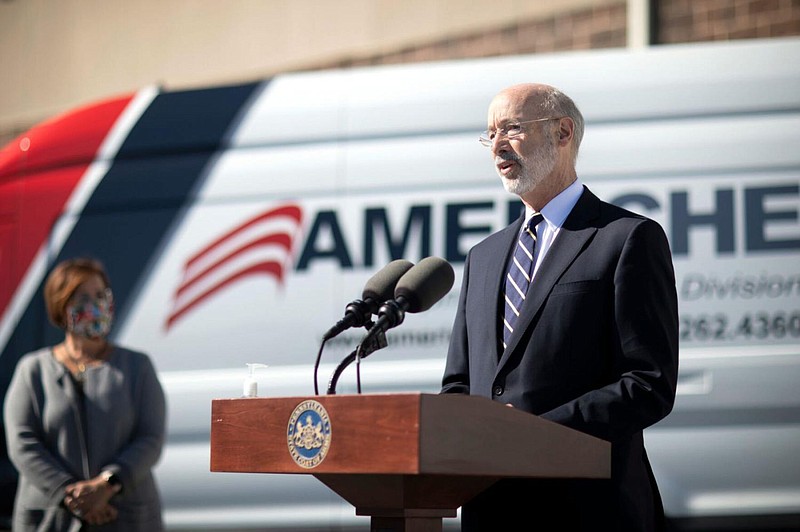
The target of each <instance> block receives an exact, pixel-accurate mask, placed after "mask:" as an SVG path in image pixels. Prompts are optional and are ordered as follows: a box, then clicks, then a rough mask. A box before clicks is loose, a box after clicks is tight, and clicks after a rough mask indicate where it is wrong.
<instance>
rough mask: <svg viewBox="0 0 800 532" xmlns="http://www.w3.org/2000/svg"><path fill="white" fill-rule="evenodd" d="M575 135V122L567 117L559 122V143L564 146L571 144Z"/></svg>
mask: <svg viewBox="0 0 800 532" xmlns="http://www.w3.org/2000/svg"><path fill="white" fill-rule="evenodd" d="M574 134H575V122H573V121H572V119H571V118H569V117H567V116H565V117H564V118H562V119H561V120H559V121H558V143H559V144H561V145H562V146H566V145H567V144H569V142H570V140H572V137H573V135H574Z"/></svg>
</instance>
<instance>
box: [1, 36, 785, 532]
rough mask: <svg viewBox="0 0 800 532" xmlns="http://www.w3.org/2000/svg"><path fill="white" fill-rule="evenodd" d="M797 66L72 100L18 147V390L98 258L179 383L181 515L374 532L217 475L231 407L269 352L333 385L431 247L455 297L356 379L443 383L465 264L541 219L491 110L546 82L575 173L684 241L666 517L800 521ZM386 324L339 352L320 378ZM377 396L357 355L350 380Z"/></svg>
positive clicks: (9, 188) (403, 70)
mask: <svg viewBox="0 0 800 532" xmlns="http://www.w3.org/2000/svg"><path fill="white" fill-rule="evenodd" d="M798 65H800V39H797V38H789V39H771V40H765V41H739V42H731V43H716V44H702V45H698V44H692V45H680V46H664V47H655V48H650V49H647V50H636V51H631V50H608V51H590V52H575V53H561V54H553V55H536V56H515V57H504V58H492V59H481V60H464V61H452V62H441V63H426V64H417V65H402V66H389V67H374V68H363V69H351V70H341V71H326V72H311V73H295V74H287V75H281V76H277V77H275V78H272V79H269V80H265V81H259V82H256V83H251V84H245V85H241V86H229V87H214V88H205V89H198V90H187V91H178V92H169V91H161V90H159V89H158V88H146V89H143V90H141V91H139V92H137V93H135V94H130V95H123V96H120V97H115V98H111V99H109V100H106V101H102V102H96V103H93V104H91V105H88V106H86V107H83V108H80V109H76V110H74V111H72V112H70V113H66V114H65V115H62V116H59V117H56V118H54V119H53V120H51V121H48V122H46V123H44V124H41V125H40V126H37V127H35V128H33V129H32V130H31V131H30V132H28V133H26V134H24V135H22V136H21V137H20V138H19V139H17V140H15V141H14V142H12V143H11V144H10V145H8V146H7V147H6V148H4V149H3V150H2V152H0V266H1V267H2V272H3V275H2V276H0V311H1V312H2V321H1V322H0V349H2V354H1V355H0V391H1V392H2V395H5V389H6V387H7V385H8V381H9V379H10V375H11V372H12V370H13V367H14V365H15V364H16V362H17V360H18V359H19V357H20V356H21V355H22V354H24V353H25V352H27V351H30V350H32V349H34V348H37V347H39V346H42V345H47V344H51V343H55V342H56V341H58V339H59V332H58V331H56V330H55V329H53V328H52V327H51V326H49V325H48V324H47V320H46V318H45V313H44V307H43V303H42V295H41V287H42V283H43V279H44V277H45V275H46V274H47V272H48V271H49V268H50V267H51V266H52V265H53V264H54V263H55V262H57V261H59V260H61V259H63V258H67V257H72V256H77V255H90V256H93V257H96V258H98V259H100V260H101V261H103V262H104V263H105V265H106V267H107V268H108V270H109V273H110V276H111V279H112V282H113V286H114V293H115V300H116V302H117V310H118V314H117V321H116V326H115V330H114V333H113V340H114V341H115V342H118V343H121V344H123V345H127V346H129V347H131V348H135V349H139V350H142V351H145V352H147V353H148V354H149V355H150V356H151V357H152V358H153V360H154V362H155V364H156V366H157V368H158V370H159V373H160V378H161V380H162V383H163V384H164V386H165V389H166V391H167V395H168V411H169V418H168V439H167V445H166V448H165V452H164V454H163V456H162V459H161V461H160V463H159V466H158V468H157V470H156V473H157V478H158V481H159V484H160V488H161V491H162V495H163V500H164V511H165V520H166V524H167V526H168V527H169V528H171V529H175V530H178V529H194V530H200V529H233V528H235V529H245V528H248V527H257V528H259V529H260V530H287V529H292V530H296V529H301V528H305V529H309V530H344V529H349V528H352V529H359V530H367V529H368V526H369V522H368V519H367V518H365V517H356V516H355V513H354V509H353V508H352V506H350V505H348V504H347V503H345V502H343V501H342V500H341V499H339V497H338V496H337V495H336V494H334V493H333V492H332V491H330V490H329V489H328V488H326V487H324V486H323V485H322V484H321V483H319V482H318V481H316V480H315V479H314V478H313V477H310V476H296V475H255V474H253V475H249V474H225V473H210V472H209V431H210V405H211V400H212V399H214V398H225V397H238V396H241V395H242V383H243V381H244V379H245V378H246V377H247V374H248V369H247V367H246V364H248V363H260V364H267V365H268V366H269V367H268V368H265V369H264V368H260V369H257V370H256V377H257V379H258V393H259V395H261V396H300V395H312V394H313V393H314V380H313V373H312V365H313V363H314V360H315V358H316V354H317V351H318V349H319V347H320V341H321V337H322V334H323V333H324V332H325V331H326V330H327V329H328V328H329V327H330V326H332V325H333V324H334V323H335V322H336V321H338V320H339V319H340V318H341V317H342V316H343V313H344V308H345V306H346V305H347V304H348V303H349V302H350V301H352V300H354V299H357V298H360V297H361V291H362V288H363V285H364V283H365V281H366V280H367V279H368V278H369V277H370V276H372V275H373V274H374V273H375V272H376V271H378V270H379V269H380V268H381V267H383V266H384V265H385V264H387V263H389V262H390V261H391V260H394V259H397V258H405V259H407V260H410V261H412V262H417V261H419V260H420V259H421V258H423V257H426V256H429V255H436V256H440V257H443V258H445V259H446V260H447V261H449V262H450V264H452V265H453V267H454V268H455V270H456V286H454V287H453V289H452V291H451V292H450V293H449V294H448V295H447V296H445V298H444V299H442V300H441V301H439V302H438V303H437V304H436V305H435V306H434V307H433V308H432V309H430V310H428V311H426V312H424V313H419V314H409V315H408V316H407V317H406V320H405V323H403V324H402V325H401V326H400V327H397V328H396V329H392V330H390V331H389V332H388V333H387V336H388V340H389V346H388V347H387V348H385V349H383V350H381V351H379V352H376V353H375V354H373V355H371V356H370V358H368V359H365V360H364V361H363V362H362V364H361V382H362V386H363V392H364V393H371V392H378V391H381V392H385V391H425V392H436V391H438V389H439V380H440V377H441V373H442V370H443V367H444V359H445V354H446V350H447V343H448V337H449V333H450V327H451V324H452V319H453V314H454V311H455V306H456V299H457V294H458V289H459V286H458V283H459V282H460V277H461V269H462V267H463V261H464V257H465V255H466V253H467V251H468V249H469V248H470V246H471V245H473V244H474V243H476V242H477V241H479V240H480V239H482V238H484V237H485V236H487V235H488V234H490V233H492V232H494V231H496V230H498V229H500V228H501V227H503V226H505V225H506V224H507V223H508V222H509V221H510V220H513V219H515V218H516V217H517V215H518V212H519V205H520V204H519V203H518V202H517V201H516V200H515V198H514V197H513V196H510V195H508V194H506V193H505V192H504V191H503V188H502V186H501V184H500V182H499V178H498V177H497V176H496V175H495V173H494V169H493V167H492V164H491V160H490V157H489V154H488V152H487V150H486V149H485V148H483V147H482V146H481V145H480V144H479V143H478V142H477V137H478V133H479V132H480V131H481V130H482V129H484V128H485V120H486V110H487V106H488V104H489V101H490V100H491V98H492V97H493V96H494V95H495V94H496V93H497V92H498V91H499V90H500V89H502V88H504V87H506V86H508V85H511V84H514V83H518V82H526V81H537V82H544V83H549V84H552V85H555V86H557V87H559V88H561V89H563V90H564V91H565V92H566V93H567V94H569V95H570V96H571V97H572V98H573V99H574V100H575V101H576V103H577V104H578V106H579V107H580V108H581V110H582V111H583V113H584V115H585V117H586V135H585V138H584V142H583V146H582V149H581V154H580V157H579V162H578V174H579V176H580V178H581V179H582V180H583V181H584V182H585V183H586V184H587V185H588V186H589V187H590V188H591V189H592V190H593V191H594V192H595V193H596V194H598V195H599V196H600V197H602V198H604V199H606V200H609V201H612V202H614V203H617V204H620V205H623V206H625V207H627V208H630V209H631V210H635V211H639V212H642V213H643V214H646V215H648V216H650V217H652V218H655V219H656V220H658V221H659V222H660V223H661V224H662V225H663V226H664V228H665V230H666V232H667V234H668V236H669V238H670V242H671V246H672V251H673V255H674V263H675V269H676V274H677V282H678V287H677V288H678V293H679V298H680V327H681V328H680V333H681V350H680V357H681V359H680V381H679V385H678V398H677V401H676V405H675V409H674V412H673V413H672V414H671V415H670V416H669V417H667V418H666V419H665V420H664V421H662V422H661V423H659V424H657V425H656V426H653V427H651V428H650V429H648V430H647V431H646V441H647V447H648V452H649V454H650V457H651V461H652V464H653V467H654V470H655V473H656V476H657V478H658V482H659V486H660V489H661V492H662V496H663V498H664V504H665V509H666V512H667V514H668V516H669V517H670V519H671V520H672V521H673V524H675V525H676V526H678V527H684V528H688V527H694V526H695V525H696V524H697V523H700V524H708V523H712V522H726V521H728V520H735V521H736V522H737V524H738V523H740V522H745V521H746V522H749V523H756V524H757V526H765V523H767V522H772V521H776V522H778V521H780V522H783V523H785V524H791V523H797V522H798V519H800V517H798V516H800V460H798V456H800V385H798V383H800V68H798ZM363 332H364V331H363V330H350V331H348V332H346V333H344V334H341V335H340V336H338V337H336V338H335V339H334V340H331V341H330V342H328V343H327V344H326V346H325V349H324V352H323V356H322V367H321V369H320V372H319V375H320V382H319V389H320V393H324V392H325V390H326V386H327V381H328V378H329V377H330V375H331V373H332V371H333V370H334V368H335V366H336V365H337V364H338V363H339V361H341V360H342V359H343V358H344V357H345V356H346V355H347V354H348V353H349V352H351V350H352V349H354V347H355V345H356V344H357V343H358V341H359V340H360V338H361V336H362V334H363ZM355 390H356V388H355V378H354V374H353V371H352V370H348V371H346V372H345V373H344V374H343V376H342V378H341V380H340V382H339V387H338V389H337V392H338V393H354V391H355ZM2 450H4V447H3V449H2ZM1 454H4V453H1ZM4 464H5V465H4V466H2V467H0V472H2V475H3V478H2V479H1V480H0V482H2V486H3V489H4V490H5V493H0V500H4V501H11V499H12V495H11V494H12V493H13V469H12V468H11V466H10V465H9V464H8V462H7V460H5V461H4ZM8 510H9V511H10V508H8ZM445 522H446V523H445V526H446V528H448V529H449V528H453V529H455V527H457V519H451V520H445ZM693 529H696V528H693Z"/></svg>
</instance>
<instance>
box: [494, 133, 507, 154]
mask: <svg viewBox="0 0 800 532" xmlns="http://www.w3.org/2000/svg"><path fill="white" fill-rule="evenodd" d="M490 149H491V150H492V155H497V154H498V153H505V152H507V151H508V137H506V136H505V135H500V134H498V135H495V137H494V139H492V145H491V147H490Z"/></svg>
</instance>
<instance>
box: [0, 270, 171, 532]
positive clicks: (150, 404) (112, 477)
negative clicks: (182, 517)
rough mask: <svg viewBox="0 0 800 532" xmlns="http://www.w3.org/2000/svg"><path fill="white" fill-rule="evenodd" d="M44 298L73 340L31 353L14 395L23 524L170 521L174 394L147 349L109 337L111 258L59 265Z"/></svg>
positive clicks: (19, 526)
mask: <svg viewBox="0 0 800 532" xmlns="http://www.w3.org/2000/svg"><path fill="white" fill-rule="evenodd" d="M44 299H45V305H46V308H47V314H48V318H49V319H50V321H51V322H52V323H53V324H54V325H56V326H57V327H59V328H60V329H62V330H64V332H65V337H64V341H63V342H61V343H59V344H57V345H55V346H52V347H46V348H43V349H40V350H38V351H34V352H32V353H28V354H26V355H25V356H24V357H23V358H22V359H21V360H20V361H19V363H18V364H17V367H16V370H15V372H14V376H13V377H12V381H11V384H10V386H9V389H8V393H7V395H6V400H5V422H6V438H7V444H8V453H9V456H10V458H11V461H12V462H13V464H14V466H15V467H16V468H17V470H18V471H19V485H18V487H17V495H16V499H15V502H14V517H13V530H14V531H28V530H30V531H34V530H36V531H51V530H52V531H60V530H69V531H77V530H108V531H113V530H120V531H134V530H141V531H148V532H150V531H158V530H162V529H163V525H162V520H161V502H160V496H159V493H158V490H157V487H156V483H155V479H154V477H153V474H152V469H153V466H154V465H155V464H156V462H157V460H158V458H159V456H160V454H161V449H162V446H163V443H164V426H165V421H164V420H165V399H164V392H163V390H162V388H161V384H160V383H159V381H158V378H157V376H156V372H155V369H154V367H153V365H152V363H151V361H150V359H149V358H148V356H147V355H145V354H143V353H138V352H135V351H131V350H128V349H125V348H123V347H120V346H116V345H112V344H111V343H109V341H108V340H107V336H108V333H109V330H110V328H111V322H112V319H113V313H114V302H113V297H112V294H111V286H110V282H109V279H108V275H107V274H106V272H105V270H104V268H103V266H102V265H101V264H100V263H99V262H97V261H94V260H91V259H71V260H66V261H64V262H62V263H60V264H58V265H57V266H56V267H55V268H54V269H53V271H52V272H51V273H50V275H49V276H48V278H47V281H46V283H45V286H44Z"/></svg>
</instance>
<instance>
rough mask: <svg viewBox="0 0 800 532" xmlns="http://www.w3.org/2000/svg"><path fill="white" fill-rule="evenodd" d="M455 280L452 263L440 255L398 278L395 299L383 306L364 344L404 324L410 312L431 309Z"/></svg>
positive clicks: (425, 259)
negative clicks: (407, 313)
mask: <svg viewBox="0 0 800 532" xmlns="http://www.w3.org/2000/svg"><path fill="white" fill-rule="evenodd" d="M454 281H455V273H454V272H453V267H452V266H450V263H449V262H447V261H446V260H444V259H442V258H439V257H425V258H424V259H422V260H421V261H419V262H418V263H417V264H416V265H415V266H414V267H413V268H411V269H409V270H408V271H407V272H406V273H405V274H404V275H403V276H402V277H401V278H400V280H398V281H397V286H396V287H395V289H394V299H390V300H388V301H386V302H385V303H384V304H383V305H381V307H380V308H379V309H378V316H379V317H378V321H377V322H375V325H373V326H372V328H370V330H369V331H368V332H367V334H366V335H365V336H364V339H363V340H362V341H361V343H362V344H366V343H367V342H369V341H371V340H372V339H373V338H374V337H375V335H377V334H379V333H381V332H385V331H386V330H387V329H391V328H392V327H397V326H398V325H400V324H401V323H403V320H404V319H405V315H406V312H411V313H415V312H423V311H426V310H428V309H429V308H431V307H432V306H433V305H434V304H436V302H437V301H439V300H440V299H442V298H443V297H444V296H445V295H446V294H447V292H449V291H450V289H451V288H452V287H453V282H454Z"/></svg>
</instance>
